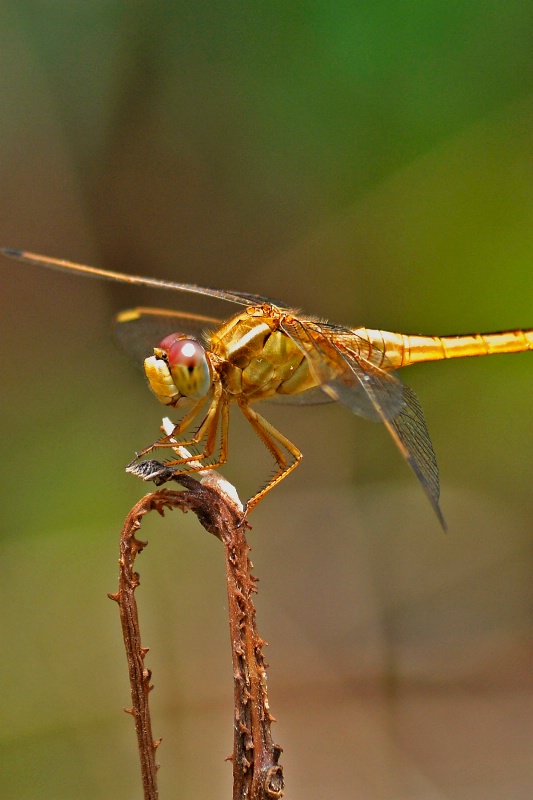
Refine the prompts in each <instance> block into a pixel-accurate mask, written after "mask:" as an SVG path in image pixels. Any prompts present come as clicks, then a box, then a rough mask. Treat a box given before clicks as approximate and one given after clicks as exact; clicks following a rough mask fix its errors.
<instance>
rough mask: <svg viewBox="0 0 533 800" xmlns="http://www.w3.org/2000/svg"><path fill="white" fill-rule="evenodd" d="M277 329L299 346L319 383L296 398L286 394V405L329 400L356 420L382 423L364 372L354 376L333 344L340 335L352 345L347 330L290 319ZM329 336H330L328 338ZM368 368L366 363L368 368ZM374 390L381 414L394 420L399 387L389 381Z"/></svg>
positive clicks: (400, 399) (400, 403)
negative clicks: (342, 334) (351, 414)
mask: <svg viewBox="0 0 533 800" xmlns="http://www.w3.org/2000/svg"><path fill="white" fill-rule="evenodd" d="M281 327H282V329H283V331H284V332H285V333H286V334H287V335H288V336H290V337H291V339H292V340H293V341H294V343H295V344H296V345H297V346H298V347H300V349H301V350H302V352H303V353H304V355H305V356H306V358H307V359H308V361H309V364H310V367H311V370H312V371H313V373H314V375H315V378H316V380H317V381H318V383H319V384H320V386H318V387H316V388H314V389H310V390H308V391H306V392H302V393H301V394H299V395H289V396H288V397H290V398H291V400H290V401H289V402H294V403H297V402H299V403H300V404H302V405H304V404H307V403H309V404H314V403H317V402H323V403H324V402H327V399H326V398H329V400H331V401H338V402H341V403H342V404H343V405H346V406H348V408H350V410H351V411H353V412H354V414H358V415H359V416H360V417H366V419H371V420H373V421H374V422H381V421H382V416H381V414H380V413H379V412H378V411H377V409H376V406H375V404H374V403H373V401H372V398H371V397H370V395H369V393H368V392H367V391H366V387H365V381H366V380H367V377H366V375H367V373H366V372H365V370H364V369H361V368H357V369H358V372H357V377H356V375H355V373H354V372H353V369H352V366H351V365H350V364H349V362H348V360H347V357H346V355H345V353H344V348H343V349H341V348H340V347H337V346H336V345H335V344H334V341H335V340H339V334H340V333H341V332H342V333H344V334H346V336H348V335H349V337H350V339H351V341H352V342H353V340H354V338H356V337H355V335H354V334H353V333H352V332H351V331H347V330H346V328H340V327H337V326H329V325H325V324H323V323H316V322H314V321H308V320H299V319H295V318H294V317H293V318H291V319H290V320H284V321H283V323H282V325H281ZM330 333H331V334H332V335H331V336H330V335H328V334H330ZM383 358H384V356H383V357H381V360H383ZM356 363H357V361H356ZM372 366H373V365H372V364H370V367H372ZM383 374H386V373H383ZM375 390H376V392H377V393H379V395H380V408H381V413H384V414H386V416H387V418H389V419H392V418H394V417H395V416H396V415H397V414H398V413H399V412H400V411H401V409H402V407H403V403H404V401H403V384H402V383H400V381H395V380H393V381H392V382H390V383H389V382H387V383H384V384H383V385H378V386H376V387H375ZM320 393H322V395H324V399H318V398H319V397H320ZM307 395H309V398H307ZM292 398H294V399H292ZM282 402H283V401H282Z"/></svg>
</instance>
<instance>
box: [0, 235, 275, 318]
mask: <svg viewBox="0 0 533 800" xmlns="http://www.w3.org/2000/svg"><path fill="white" fill-rule="evenodd" d="M0 253H2V255H4V256H7V257H8V258H14V259H16V260H17V261H22V262H24V263H26V264H35V265H36V266H38V267H47V268H48V269H55V270H59V271H61V272H70V273H77V274H78V275H87V276H88V277H92V278H103V279H105V280H110V281H119V282H120V283H129V284H130V285H132V286H147V287H149V288H152V289H170V290H172V291H177V292H188V293H189V294H200V295H206V296H207V297H217V298H218V299H219V300H227V301H228V302H230V303H237V305H240V306H250V305H260V304H261V303H268V304H272V303H273V302H274V301H272V300H270V299H269V298H268V297H263V296H262V295H258V294H248V293H247V292H234V291H231V290H228V291H227V290H225V289H209V288H208V287H205V286H197V285H196V284H194V283H178V282H177V281H167V280H160V279H159V278H148V277H145V276H143V275H127V274H126V273H123V272H115V270H111V269H102V268H100V267H90V266H87V265H86V264H77V263H75V262H74V261H66V260H64V259H60V258H50V256H42V255H39V254H38V253H30V252H29V251H27V250H15V249H14V248H12V247H0ZM274 304H275V305H277V307H278V308H286V306H285V305H284V304H283V303H274Z"/></svg>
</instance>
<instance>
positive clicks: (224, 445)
mask: <svg viewBox="0 0 533 800" xmlns="http://www.w3.org/2000/svg"><path fill="white" fill-rule="evenodd" d="M200 405H201V404H200ZM200 405H197V406H195V409H193V411H196V413H198V410H199V407H200ZM187 416H188V419H187V422H186V424H184V421H183V420H182V421H181V422H180V423H179V424H178V425H177V426H176V427H175V428H174V430H173V431H172V432H171V433H170V434H168V435H167V436H165V437H163V439H162V440H159V441H158V442H155V444H154V445H152V448H150V449H154V448H157V447H171V448H173V449H176V448H177V447H184V448H187V447H189V446H191V445H199V444H200V443H201V442H202V441H203V440H205V446H204V449H203V451H202V453H200V454H194V455H188V456H183V457H180V458H174V459H169V460H168V461H165V462H164V465H165V467H166V468H169V467H177V468H178V469H176V472H178V471H179V467H180V466H185V465H186V469H185V471H186V472H199V471H201V470H203V469H214V468H216V467H219V466H221V465H222V464H224V463H225V462H226V461H227V457H228V427H229V407H228V400H227V398H226V397H225V396H223V392H222V386H221V385H220V384H216V385H215V388H214V391H213V397H212V399H211V402H210V404H209V408H208V410H207V413H206V415H205V417H204V419H203V420H202V422H201V424H200V426H199V428H198V430H197V431H196V433H195V434H194V436H192V437H191V438H190V439H188V440H181V441H172V439H176V434H178V435H179V433H180V432H181V431H182V430H185V429H186V427H187V426H188V424H190V422H192V421H193V419H194V414H193V413H192V411H191V412H190V413H189V414H188V415H187ZM219 426H220V448H219V452H218V454H217V457H216V460H215V461H214V462H212V463H210V464H204V463H203V462H204V461H205V460H206V459H208V458H210V457H211V456H212V455H213V453H214V452H215V447H216V441H217V433H218V429H219ZM193 461H194V462H198V465H192V464H190V462H193Z"/></svg>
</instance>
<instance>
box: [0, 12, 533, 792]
mask: <svg viewBox="0 0 533 800" xmlns="http://www.w3.org/2000/svg"><path fill="white" fill-rule="evenodd" d="M0 9H1V11H2V26H1V29H0V43H1V46H0V101H1V107H2V115H1V116H0V170H1V181H0V201H1V209H2V221H1V235H0V243H2V244H5V245H7V246H14V247H23V248H26V249H33V250H35V251H37V252H42V253H47V254H49V255H55V256H58V257H65V258H71V259H73V260H77V261H85V262H87V263H95V264H101V265H106V266H110V267H113V268H115V269H121V270H124V271H130V272H140V273H145V274H153V275H156V276H160V277H169V278H172V277H176V278H177V279H179V280H185V281H193V282H196V283H200V284H204V285H214V286H221V287H227V288H237V289H241V290H243V291H252V292H258V293H261V294H266V295H272V296H274V297H280V298H282V299H285V300H286V301H287V302H289V303H293V304H294V305H295V306H298V307H303V308H305V309H306V310H307V311H309V312H312V313H313V312H314V313H317V314H322V315H324V316H327V317H328V318H331V319H332V320H334V321H338V322H344V323H347V324H352V325H359V324H366V325H368V326H370V327H382V328H388V329H397V330H404V331H406V332H410V331H412V332H419V331H420V332H426V333H459V332H465V331H470V330H493V329H504V328H507V327H517V326H531V325H533V314H532V312H531V309H532V306H533V303H532V300H533V283H532V280H531V274H532V273H531V265H532V263H533V232H532V231H533V226H532V224H531V222H532V208H533V204H532V201H533V189H532V187H533V180H532V179H533V155H532V154H533V149H532V147H531V142H532V134H533V92H532V89H533V49H532V48H531V40H532V33H533V31H532V25H533V10H532V9H531V8H530V7H529V6H528V5H527V4H524V3H519V2H514V1H513V0H511V1H510V2H506V3H503V2H495V3H488V2H480V1H479V0H475V1H474V2H470V3H468V4H465V3H458V2H449V1H448V2H446V3H444V2H437V0H428V1H427V2H417V3H392V2H382V3H380V4H375V3H369V2H363V3H350V2H336V1H335V0H334V2H325V1H324V0H322V1H321V2H313V3H308V4H305V3H281V2H274V3H262V2H257V3H253V4H252V3H249V4H244V3H236V2H224V3H217V2H215V3H213V2H211V3H203V2H198V3H195V4H190V3H182V2H173V3H161V2H142V1H141V0H138V1H137V2H128V3H126V2H118V0H105V1H104V0H100V1H98V0H96V2H92V3H83V2H79V0H71V2H69V3H65V2H61V0H54V1H53V2H52V0H33V1H32V0H24V1H23V2H17V3H15V2H12V0H2V1H1V2H0ZM1 275H2V292H1V294H0V305H1V311H2V320H3V324H2V341H1V343H0V346H1V347H2V350H3V359H2V363H3V365H4V367H3V392H2V396H1V403H2V414H1V418H0V425H1V436H2V442H3V445H4V461H3V463H4V481H3V486H4V489H5V492H4V495H3V504H2V505H3V515H2V518H3V525H2V536H1V541H0V598H1V603H2V608H3V610H4V612H3V614H2V618H1V622H0V632H1V634H2V641H3V642H4V646H5V654H4V658H3V664H2V668H1V670H2V673H1V674H2V683H3V685H4V687H7V686H9V693H8V698H7V701H8V702H5V703H4V704H3V711H4V714H3V715H2V716H3V720H2V724H1V728H0V744H1V746H2V750H1V752H0V767H1V768H0V794H1V795H2V796H3V797H9V798H10V800H25V799H26V798H35V797H39V798H40V800H45V799H46V798H50V799H51V800H52V799H53V800H60V799H61V798H70V797H72V796H74V794H75V795H76V797H79V798H84V797H87V798H95V797H98V798H99V800H103V798H108V797H109V798H111V797H113V798H118V797H133V796H139V788H138V783H137V765H136V761H135V741H134V735H133V726H132V724H131V720H130V719H129V718H125V719H122V717H121V716H120V711H119V710H120V707H121V706H123V705H127V704H128V699H127V695H128V688H127V684H126V670H125V664H124V663H123V657H122V656H121V649H120V643H119V641H118V636H119V625H118V619H117V618H116V617H117V615H116V610H115V609H114V607H113V606H111V604H109V603H108V601H107V600H106V598H105V593H106V592H107V591H112V590H113V589H114V588H115V586H114V582H115V580H116V578H115V569H114V564H115V558H116V556H117V555H118V551H117V542H118V531H119V528H120V525H121V521H122V519H123V517H124V516H125V514H126V512H127V510H128V509H129V507H130V506H131V505H132V504H133V502H134V501H135V499H136V498H137V497H138V496H139V493H140V492H142V491H144V487H143V486H139V485H138V484H137V483H135V481H133V479H132V478H129V477H127V476H126V475H124V473H123V471H122V468H123V465H124V464H125V463H127V462H128V461H129V460H130V458H131V456H132V453H133V452H134V451H135V450H136V449H140V448H141V447H143V446H144V445H146V444H147V443H148V442H150V441H152V440H153V439H154V438H155V436H156V434H157V430H158V425H159V421H160V416H161V411H160V410H159V409H158V408H157V406H156V404H155V402H154V401H153V399H152V398H151V397H150V396H149V394H148V392H147V391H146V388H145V386H144V381H143V378H142V375H141V374H140V373H139V372H137V373H136V372H135V370H134V369H133V368H132V369H131V370H130V368H129V366H128V363H127V361H126V360H124V359H123V358H122V357H121V354H120V353H118V352H115V350H114V347H113V343H112V337H111V335H110V325H109V320H110V318H111V317H112V314H113V312H114V311H115V310H118V309H120V308H123V307H127V306H128V305H131V304H144V305H149V304H151V305H162V306H165V305H169V306H172V305H174V306H176V305H178V304H179V305H180V307H183V308H187V309H190V310H197V311H199V312H201V313H207V314H209V313H214V314H216V315H220V316H224V315H226V314H228V313H230V312H231V310H232V309H228V308H226V307H225V306H223V307H222V308H221V307H220V304H215V303H209V304H208V303H203V302H200V300H198V299H194V298H181V297H165V296H163V295H159V294H158V293H156V292H153V293H149V292H136V293H135V292H134V291H133V290H127V289H125V288H124V287H118V286H111V285H100V284H98V283H96V282H92V281H83V280H75V279H74V278H69V277H68V276H63V275H55V274H50V273H44V271H39V270H34V269H30V268H28V269H26V268H24V267H22V266H20V265H16V264H13V263H8V262H3V263H2V265H1ZM532 368H533V364H532V360H531V355H529V354H525V355H521V356H513V357H508V358H501V359H500V358H496V359H480V360H477V361H472V362H468V363H467V362H464V363H458V362H457V363H450V364H435V365H427V366H421V367H419V368H413V371H412V372H409V373H407V374H405V375H404V378H405V380H407V381H408V382H409V383H410V384H412V385H413V387H414V388H415V389H416V390H417V392H418V394H419V395H420V397H421V399H422V402H423V405H424V407H425V409H426V413H427V418H428V424H429V427H430V430H431V432H432V435H433V438H434V443H435V447H436V450H437V454H438V456H439V460H440V464H441V471H442V478H443V498H442V502H443V509H444V512H445V514H446V516H447V517H448V520H449V523H450V529H451V535H450V536H449V537H442V536H440V534H439V533H438V530H437V526H436V523H435V521H434V520H433V519H432V517H431V511H430V509H429V508H428V507H427V504H426V503H425V500H424V497H423V496H422V493H421V492H420V490H419V488H418V487H417V486H416V485H415V482H414V480H413V479H412V478H411V476H410V475H409V474H408V471H407V470H406V469H405V467H404V465H403V464H402V463H401V459H400V458H399V457H398V456H397V454H396V453H395V452H394V449H393V447H392V445H391V443H390V442H389V441H388V438H387V436H386V435H385V432H384V431H381V430H380V429H379V428H378V427H377V426H373V425H370V424H368V423H365V422H363V421H361V420H356V419H353V418H351V417H350V416H349V415H348V414H347V413H346V412H343V411H342V410H340V409H335V408H322V409H320V408H318V409H278V408H274V409H268V410H267V415H268V416H269V418H271V419H272V420H273V422H274V423H275V424H277V425H279V427H280V428H281V429H282V430H283V431H284V432H285V433H286V434H288V435H289V436H290V437H291V438H292V439H293V440H294V441H295V442H296V443H297V444H300V445H301V446H303V448H304V451H305V459H304V463H303V465H302V466H301V467H300V468H299V470H297V471H296V473H295V474H294V475H293V476H291V477H290V479H289V480H288V481H287V482H285V483H284V485H283V486H282V487H280V488H279V489H277V490H276V492H275V493H273V495H272V496H271V497H272V499H271V498H270V497H269V499H268V501H266V503H265V504H264V505H263V506H260V507H259V508H258V510H257V511H256V512H255V516H254V520H255V521H254V520H252V523H253V525H254V530H253V531H252V533H251V539H252V542H253V545H254V556H255V559H254V560H255V561H256V565H257V571H258V573H259V574H260V575H261V577H262V578H263V581H262V584H261V595H260V597H259V603H260V614H259V627H260V632H262V633H264V635H266V636H267V638H269V639H270V641H271V645H272V647H271V653H270V661H271V663H272V665H273V666H272V671H271V678H270V681H271V702H272V704H273V711H274V713H275V714H276V716H278V717H279V718H280V725H279V733H278V731H276V733H277V735H278V736H279V740H280V742H281V744H283V745H284V746H285V747H286V757H285V758H284V763H285V765H286V771H287V777H288V786H289V788H288V796H302V797H303V796H305V797H306V798H308V800H312V798H315V797H316V798H322V797H324V796H327V795H328V794H330V795H331V794H332V793H334V794H335V795H336V796H338V797H342V796H350V797H359V796H361V797H364V798H365V800H370V799H372V800H375V799H377V798H390V797H395V798H409V800H411V798H424V800H425V799H426V798H428V797H437V796H438V797H439V798H440V797H446V798H450V799H451V800H462V799H463V798H465V800H466V799H467V798H468V800H474V799H475V798H483V800H492V798H494V800H496V798H498V800H499V798H501V797H502V796H509V797H513V798H519V797H524V798H526V797H529V796H530V795H531V789H532V787H533V775H532V773H531V767H530V766H529V762H530V757H529V752H530V749H531V744H532V741H531V739H532V735H531V721H530V720H528V719H527V716H526V714H527V708H528V703H529V704H530V703H531V674H532V671H531V664H530V653H531V644H530V639H529V622H530V619H529V617H530V610H531V581H530V577H529V576H530V574H531V532H532V531H531V512H532V506H531V482H532V474H533V472H532V469H531V453H532V452H533V432H532V426H531V424H530V422H529V420H530V417H531V391H530V389H531V385H532V382H531V371H532ZM232 424H233V423H232ZM260 450H261V447H260V445H257V444H256V442H255V441H254V440H253V436H252V435H249V434H248V432H247V431H246V428H245V426H244V425H241V424H240V423H239V421H238V420H237V419H235V423H234V424H233V430H232V438H231V450H230V453H231V463H230V464H229V465H228V475H229V477H230V478H232V479H234V480H235V482H236V483H237V485H238V486H239V488H241V487H242V486H243V487H246V485H247V484H246V482H247V481H251V482H252V484H253V482H254V481H255V480H256V473H257V481H260V480H261V477H262V476H263V475H264V474H265V472H266V471H268V469H269V468H270V467H269V464H268V462H267V461H266V460H265V461H264V462H263V461H262V460H261V459H262V457H263V456H262V454H261V452H260ZM243 454H244V456H245V457H244V458H243ZM256 460H257V464H256ZM252 473H253V475H252ZM253 488H254V486H253V485H251V486H250V487H249V489H250V492H251V491H253ZM242 494H243V495H245V494H246V490H245V489H243V491H242ZM273 519H274V520H276V524H275V525H274V526H273V525H272V520H273ZM269 522H270V525H269ZM176 527H178V530H177V531H176ZM149 531H150V538H151V539H153V541H152V544H151V547H150V548H149V549H148V551H147V552H146V555H143V559H142V560H141V564H140V569H141V575H142V578H143V585H142V587H141V589H140V593H141V594H142V599H141V598H140V602H141V606H142V607H143V608H144V609H145V612H144V613H145V617H146V629H145V631H146V632H145V636H146V643H147V644H150V645H151V646H152V648H153V649H152V651H151V653H150V658H151V659H152V660H151V662H150V666H151V667H153V669H154V673H155V676H156V677H155V682H156V687H157V688H156V692H155V693H154V702H155V703H156V712H155V721H154V728H155V733H156V735H159V733H160V729H161V728H162V729H163V731H162V732H164V733H165V744H164V745H163V747H162V749H161V750H160V759H161V761H162V762H163V764H164V767H163V769H162V770H161V781H162V788H163V789H164V791H162V796H166V794H165V792H166V793H167V794H168V795H170V794H171V793H172V795H173V796H174V797H183V798H186V797H195V798H201V797H209V798H214V797H221V798H222V797H227V796H229V791H230V790H229V787H230V777H231V776H230V772H231V770H230V768H229V767H228V765H227V764H226V765H225V764H224V763H223V761H222V759H223V757H224V756H225V755H227V754H228V753H229V752H230V750H231V688H230V683H231V670H230V661H229V648H227V643H226V637H227V634H226V632H225V629H224V626H225V620H224V613H223V605H224V583H223V575H222V569H223V567H222V558H221V553H220V552H218V551H217V548H216V543H215V542H211V541H209V540H206V541H203V537H202V536H201V535H199V534H198V528H197V526H196V525H195V521H194V520H192V519H188V518H187V520H186V522H185V523H184V522H183V521H182V520H181V519H180V518H177V517H175V518H174V519H171V521H170V522H169V523H166V524H163V523H160V522H159V521H155V522H154V523H152V522H150V526H149ZM167 531H168V532H170V535H167V533H166V532H167ZM332 531H333V532H334V533H333V534H332ZM280 532H281V536H280ZM295 565H298V575H295V574H294V566H295ZM300 565H303V566H300ZM304 567H305V568H304ZM528 568H529V569H528ZM206 586H209V587H210V588H212V593H211V592H209V593H206V591H205V587H206ZM263 628H266V629H265V630H263ZM206 632H208V633H206ZM206 636H207V638H206ZM528 654H529V656H528ZM528 658H529V661H528ZM369 686H372V687H373V688H372V691H369V690H368V687H369ZM443 686H444V687H445V688H444V690H443V689H442V687H443ZM420 687H424V691H425V692H426V693H424V691H422V690H421V689H420ZM363 689H364V690H365V691H363ZM489 689H490V690H494V692H493V693H492V694H491V693H490V692H489ZM452 690H454V693H453V694H452ZM481 690H482V691H483V692H484V694H482V695H480V694H479V693H480V691H481ZM496 690H498V691H496ZM498 692H499V693H498ZM306 711H307V716H306ZM327 737H329V739H328V741H327V742H324V739H326V738H327ZM315 752H316V754H317V759H316V760H315V759H314V758H313V756H314V754H315ZM526 754H527V755H526ZM201 758H203V761H200V759H201ZM318 759H320V761H321V763H324V764H326V763H327V764H328V765H330V766H328V767H327V768H326V767H324V771H323V772H322V773H321V774H320V775H317V774H316V772H315V770H314V769H313V768H312V765H313V763H318ZM206 764H209V767H208V769H206ZM343 764H344V765H349V767H350V769H349V770H346V769H343V768H342V765H343ZM310 767H311V769H310ZM330 770H331V771H330ZM358 792H359V794H358Z"/></svg>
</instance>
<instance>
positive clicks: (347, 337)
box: [283, 319, 446, 528]
mask: <svg viewBox="0 0 533 800" xmlns="http://www.w3.org/2000/svg"><path fill="white" fill-rule="evenodd" d="M283 327H284V330H285V332H286V333H287V334H288V335H289V336H291V338H292V339H293V341H295V342H296V343H297V344H299V346H300V347H301V349H302V350H304V351H305V353H306V357H307V358H308V359H309V362H310V365H311V368H312V369H313V371H314V373H315V376H316V377H317V379H318V380H319V381H320V383H321V384H322V385H321V386H320V387H319V388H321V389H322V391H323V392H325V393H326V394H328V395H329V396H330V397H331V399H333V400H338V401H339V402H340V403H342V404H343V405H344V406H346V407H347V408H349V409H350V410H351V411H353V412H354V413H355V414H359V415H360V416H364V417H367V418H368V419H373V420H378V421H380V422H382V423H383V424H384V425H385V427H386V428H387V430H388V431H389V433H390V435H391V436H392V439H393V440H394V442H395V444H396V446H397V447H398V449H399V451H400V453H401V454H402V455H403V457H404V458H405V460H406V461H407V463H408V464H409V466H410V467H411V469H412V470H413V472H414V473H415V475H416V477H417V478H418V480H419V482H420V484H421V486H422V488H423V489H424V492H425V493H426V495H427V497H428V499H429V501H430V503H431V505H432V507H433V509H434V511H435V513H436V514H437V517H438V518H439V521H440V523H441V525H442V527H443V528H446V524H445V522H444V518H443V516H442V511H441V509H440V505H439V496H440V485H439V468H438V465H437V459H436V456H435V451H434V450H433V445H432V443H431V438H430V435H429V431H428V429H427V425H426V420H425V418H424V412H423V411H422V407H421V405H420V402H419V400H418V397H417V396H416V394H415V393H414V392H413V390H412V389H410V388H409V387H408V386H405V385H404V384H403V383H402V382H401V381H400V380H398V378H396V377H395V376H394V375H392V374H390V373H389V372H387V371H386V370H385V369H383V368H382V367H381V366H378V364H377V363H376V364H374V363H372V362H371V361H369V360H368V359H365V358H363V357H361V356H360V355H359V354H358V352H357V348H356V347H354V346H353V345H354V334H353V333H352V332H351V331H348V330H346V329H341V328H338V327H335V328H332V329H331V331H328V326H325V325H322V324H321V323H315V322H311V321H310V322H305V321H301V320H295V319H291V320H289V321H288V322H287V323H285V322H284V324H283ZM328 333H329V334H330V335H329V336H328ZM350 342H351V343H352V347H350ZM363 352H364V349H363ZM379 361H380V363H385V364H386V363H387V360H386V358H385V356H384V355H383V354H382V353H379ZM314 391H316V390H314ZM304 394H305V393H304Z"/></svg>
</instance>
